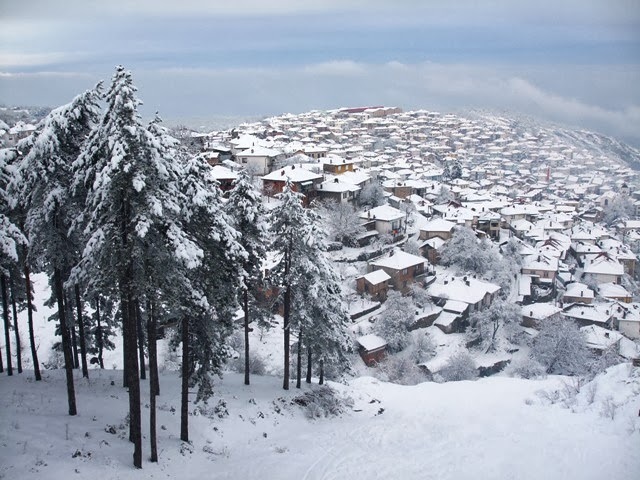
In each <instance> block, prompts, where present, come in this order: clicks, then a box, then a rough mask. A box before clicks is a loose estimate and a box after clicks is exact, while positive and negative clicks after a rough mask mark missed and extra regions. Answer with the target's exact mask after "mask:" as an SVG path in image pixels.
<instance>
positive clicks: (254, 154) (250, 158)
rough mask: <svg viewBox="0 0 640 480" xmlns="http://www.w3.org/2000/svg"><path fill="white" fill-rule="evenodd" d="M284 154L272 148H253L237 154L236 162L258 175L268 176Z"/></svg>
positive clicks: (257, 146)
mask: <svg viewBox="0 0 640 480" xmlns="http://www.w3.org/2000/svg"><path fill="white" fill-rule="evenodd" d="M281 155H282V152H280V151H278V150H274V149H272V148H267V147H261V146H259V145H256V146H252V147H250V148H247V149H246V150H242V151H240V152H238V153H237V154H236V162H238V163H239V164H240V165H242V166H243V167H245V168H246V169H247V170H248V171H249V172H251V173H254V174H256V175H266V174H268V173H270V172H272V171H273V169H274V168H275V165H276V160H277V159H278V157H280V156H281Z"/></svg>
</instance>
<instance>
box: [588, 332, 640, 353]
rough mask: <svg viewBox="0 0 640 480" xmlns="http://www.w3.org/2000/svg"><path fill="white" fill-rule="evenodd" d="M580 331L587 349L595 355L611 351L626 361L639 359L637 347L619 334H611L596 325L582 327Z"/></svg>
mask: <svg viewBox="0 0 640 480" xmlns="http://www.w3.org/2000/svg"><path fill="white" fill-rule="evenodd" d="M580 331H581V332H582V333H583V335H584V337H585V340H586V343H587V347H588V348H590V349H591V350H592V351H594V352H595V353H597V354H602V353H604V351H605V350H609V349H612V350H614V351H615V352H616V353H617V354H618V355H620V356H621V357H623V358H626V359H627V360H633V359H636V358H640V351H638V346H637V345H636V344H635V343H633V342H632V341H631V340H629V339H628V338H626V337H625V336H624V335H622V334H621V333H618V332H612V331H611V330H607V329H606V328H602V327H599V326H597V325H588V326H586V327H582V328H581V329H580Z"/></svg>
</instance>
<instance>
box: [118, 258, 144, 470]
mask: <svg viewBox="0 0 640 480" xmlns="http://www.w3.org/2000/svg"><path fill="white" fill-rule="evenodd" d="M127 270H128V272H127V273H128V274H127V275H126V277H127V282H126V284H127V286H129V285H130V283H129V281H130V280H131V278H132V276H133V275H131V274H130V268H128V269H127ZM123 293H124V296H125V299H123V300H124V301H123V302H122V307H121V308H122V311H123V313H125V315H124V325H125V327H126V328H125V337H126V339H127V341H126V345H127V347H126V360H127V364H126V377H127V386H128V388H129V440H130V441H131V442H133V445H134V447H133V466H134V467H136V468H142V424H141V417H140V415H141V413H140V379H139V377H138V351H137V349H136V338H137V333H136V317H135V314H136V313H135V308H134V306H133V303H134V302H133V300H132V299H131V294H130V293H129V291H128V288H127V287H125V292H123Z"/></svg>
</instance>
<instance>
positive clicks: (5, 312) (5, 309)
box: [0, 274, 13, 376]
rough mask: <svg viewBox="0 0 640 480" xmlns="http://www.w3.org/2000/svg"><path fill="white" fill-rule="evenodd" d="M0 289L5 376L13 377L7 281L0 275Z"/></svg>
mask: <svg viewBox="0 0 640 480" xmlns="http://www.w3.org/2000/svg"><path fill="white" fill-rule="evenodd" d="M0 289H2V318H3V320H4V342H5V345H4V348H5V350H6V351H7V375H9V376H11V375H13V365H12V364H11V338H10V336H9V328H10V326H9V298H8V297H7V279H6V277H5V276H4V275H3V274H0Z"/></svg>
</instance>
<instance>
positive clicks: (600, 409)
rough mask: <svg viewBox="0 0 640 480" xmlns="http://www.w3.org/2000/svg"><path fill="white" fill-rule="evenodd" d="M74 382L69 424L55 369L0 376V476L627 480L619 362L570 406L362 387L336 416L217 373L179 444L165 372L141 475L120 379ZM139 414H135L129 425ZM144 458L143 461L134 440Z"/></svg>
mask: <svg viewBox="0 0 640 480" xmlns="http://www.w3.org/2000/svg"><path fill="white" fill-rule="evenodd" d="M76 380H77V393H78V404H79V406H80V414H79V415H78V416H77V417H75V418H72V417H68V416H66V415H65V414H64V405H65V385H64V375H63V372H62V371H49V372H45V375H44V381H43V382H41V383H40V382H39V383H34V382H32V380H31V378H30V376H29V375H20V376H14V377H13V378H8V377H6V376H2V377H0V390H1V391H2V392H3V395H2V397H1V398H2V399H1V400H0V402H1V403H2V405H1V407H0V411H1V412H2V413H1V415H0V445H2V448H1V449H0V478H7V479H9V478H16V479H17V478H20V479H44V478H46V479H58V478H60V479H62V478H101V479H105V480H106V479H134V478H181V479H191V478H193V479H197V478H217V479H239V478H247V479H249V478H265V479H321V478H325V479H329V478H335V479H345V478H403V479H427V478H434V479H436V478H437V479H467V478H468V479H472V478H473V479H477V478H483V479H503V478H518V479H540V478H543V479H548V480H552V479H567V478H580V479H600V478H612V479H613V478H615V479H619V480H624V479H633V478H637V473H638V472H639V471H640V458H639V457H638V455H637V445H638V441H639V440H640V422H639V420H638V418H637V402H636V401H635V398H634V396H635V395H637V393H638V392H639V391H640V372H639V370H638V369H637V368H636V369H631V368H630V366H629V365H619V366H617V367H614V368H613V369H611V370H609V372H608V373H607V374H605V375H602V376H600V377H598V378H597V379H596V380H595V381H594V384H597V387H593V386H591V385H587V386H585V387H583V389H582V392H581V393H580V394H578V395H577V397H573V395H571V394H570V392H571V390H572V389H571V388H569V387H568V385H570V382H569V381H568V380H565V379H563V378H560V377H550V378H548V379H546V380H542V381H532V380H520V379H511V378H504V377H503V378H499V377H494V378H486V379H482V380H479V381H476V382H451V383H447V384H434V383H425V384H421V385H417V386H413V387H404V386H398V385H393V384H387V383H383V382H379V381H377V380H375V379H373V378H370V377H363V378H358V379H354V380H353V381H351V382H350V383H349V384H348V385H346V386H343V385H334V387H335V388H336V389H337V390H338V391H339V392H340V395H342V396H345V397H346V396H348V397H351V399H352V400H353V406H352V407H351V408H350V409H349V410H348V411H347V412H346V413H344V414H343V415H342V416H341V418H320V419H316V420H309V419H307V418H306V416H305V412H304V409H303V408H302V407H300V406H298V405H296V404H295V403H293V402H292V399H293V398H294V397H296V396H298V395H299V394H300V391H297V390H295V389H293V390H292V391H290V392H286V393H285V392H283V391H282V390H281V389H280V388H279V386H280V380H279V379H278V378H275V377H268V376H267V377H255V376H254V384H253V385H252V386H250V387H245V386H243V385H242V378H241V376H240V375H237V374H228V375H225V378H224V380H223V381H222V383H221V384H220V385H219V386H218V388H217V392H216V394H215V396H214V397H213V398H212V399H211V400H210V401H209V404H208V406H204V405H200V406H196V407H192V415H193V416H192V417H191V424H192V438H193V440H192V444H191V445H189V444H183V443H182V442H181V441H180V440H179V438H178V433H179V422H180V420H179V407H180V402H179V390H180V387H179V379H178V378H177V376H176V375H175V374H173V373H165V374H163V375H162V376H161V384H162V387H161V388H162V391H161V396H160V398H159V412H158V415H159V418H158V424H159V425H161V427H160V432H159V437H158V442H159V446H160V463H159V464H157V465H154V464H151V463H147V462H145V465H144V469H143V470H142V471H136V470H134V469H133V468H132V467H131V448H130V444H129V442H128V441H127V439H126V432H127V429H126V428H125V426H124V424H125V416H126V412H127V395H126V393H125V391H124V389H123V388H122V387H121V386H120V381H121V372H120V371H109V370H104V371H92V372H91V379H90V380H89V381H86V380H83V379H81V378H80V377H77V378H76ZM146 388H147V384H146V383H145V382H143V398H148V392H146ZM541 392H544V393H541ZM608 395H613V398H609V397H608ZM554 401H555V402H556V403H555V404H554V403H553V402H554ZM613 403H615V404H616V405H620V406H619V407H617V409H614V407H611V405H612V404H613ZM147 414H148V406H147V408H143V425H147V424H148V418H147ZM611 417H613V418H611ZM144 448H145V455H148V449H147V441H146V439H145V442H144Z"/></svg>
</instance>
